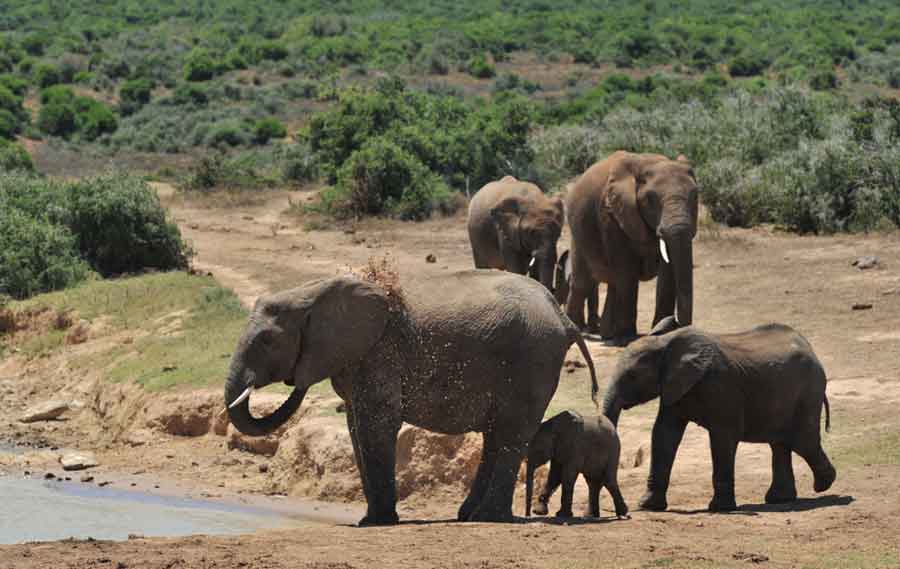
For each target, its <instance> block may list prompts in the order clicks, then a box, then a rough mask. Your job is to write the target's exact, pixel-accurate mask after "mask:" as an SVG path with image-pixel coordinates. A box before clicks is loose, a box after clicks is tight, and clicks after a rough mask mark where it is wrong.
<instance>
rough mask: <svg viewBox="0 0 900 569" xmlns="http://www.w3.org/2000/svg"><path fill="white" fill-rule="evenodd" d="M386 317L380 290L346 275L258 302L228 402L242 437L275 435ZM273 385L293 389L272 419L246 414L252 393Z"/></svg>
mask: <svg viewBox="0 0 900 569" xmlns="http://www.w3.org/2000/svg"><path fill="white" fill-rule="evenodd" d="M388 315H389V306H388V301H387V297H386V293H385V292H384V290H382V289H381V288H380V287H378V286H376V285H373V284H370V283H367V282H364V281H362V280H359V279H357V278H354V277H350V276H344V277H335V278H331V279H327V280H324V281H315V282H312V283H310V284H307V285H305V286H302V287H298V288H295V289H291V290H288V291H284V292H280V293H276V294H272V295H266V296H263V297H261V298H260V299H259V300H258V301H257V302H256V305H255V306H254V308H253V312H252V314H251V315H250V321H249V323H248V324H247V328H246V330H245V331H244V334H243V336H241V339H240V341H239V342H238V346H237V349H236V350H235V352H234V355H233V356H232V358H231V366H230V369H229V373H228V380H227V382H226V384H225V402H226V405H227V406H228V415H229V418H230V419H231V422H232V423H233V424H234V426H235V427H236V428H237V429H238V430H239V431H241V432H242V433H245V434H248V435H252V436H262V435H266V434H268V433H271V432H273V431H274V430H276V429H277V428H278V427H280V426H281V425H282V424H284V422H285V421H287V420H288V419H289V418H290V417H291V415H292V414H293V413H294V412H295V411H296V410H297V409H298V408H299V407H300V404H301V403H302V402H303V397H304V395H305V394H306V390H307V389H308V388H309V387H310V386H311V385H313V384H315V383H318V382H319V381H322V380H324V379H326V378H328V377H331V376H333V375H335V374H338V373H340V372H341V371H342V370H344V369H345V368H347V367H348V366H350V365H353V364H355V363H356V362H358V361H360V360H361V359H362V358H363V357H364V356H365V355H366V353H367V352H368V351H369V350H370V349H371V348H372V347H373V346H374V345H375V343H376V342H377V341H378V340H379V339H380V338H381V336H382V334H383V333H384V330H385V326H386V324H387V320H388ZM276 381H283V382H285V383H286V384H288V385H293V386H294V391H293V392H292V393H291V395H290V397H289V398H288V399H287V400H286V401H285V402H284V403H283V404H282V405H281V406H280V407H279V408H278V409H277V410H276V411H275V412H274V413H272V414H271V415H269V416H267V417H262V418H256V417H254V416H253V415H251V413H250V401H249V398H250V393H251V392H252V391H253V390H254V389H258V388H261V387H264V386H266V385H268V384H270V383H273V382H276Z"/></svg>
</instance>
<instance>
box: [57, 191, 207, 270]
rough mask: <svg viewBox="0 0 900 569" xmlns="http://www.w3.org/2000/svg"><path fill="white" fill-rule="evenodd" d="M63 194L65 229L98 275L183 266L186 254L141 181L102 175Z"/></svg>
mask: <svg viewBox="0 0 900 569" xmlns="http://www.w3.org/2000/svg"><path fill="white" fill-rule="evenodd" d="M68 195H69V212H68V215H69V227H70V228H71V230H72V232H73V233H74V234H75V236H76V238H77V244H78V248H79V250H80V251H81V253H82V255H83V256H84V258H85V259H86V260H87V261H88V262H89V263H90V264H91V266H92V267H93V268H94V269H95V270H96V271H97V272H99V273H100V274H102V275H104V276H109V275H117V274H122V273H134V272H138V271H142V270H146V269H157V270H171V269H186V268H187V267H188V260H189V257H190V254H191V253H190V250H189V248H188V247H187V245H185V243H184V241H183V240H182V238H181V232H180V231H179V230H178V226H177V225H175V223H174V222H172V221H170V220H169V219H167V217H166V213H165V209H163V207H162V206H161V205H160V203H159V198H158V197H157V195H156V192H155V191H154V190H153V188H151V187H150V186H149V185H147V183H146V182H144V181H142V180H140V179H138V178H134V177H130V176H126V175H121V174H105V175H102V176H99V177H96V178H91V179H86V180H82V181H79V182H76V183H75V184H72V185H71V187H70V188H69V191H68Z"/></svg>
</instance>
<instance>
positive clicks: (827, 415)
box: [823, 395, 831, 433]
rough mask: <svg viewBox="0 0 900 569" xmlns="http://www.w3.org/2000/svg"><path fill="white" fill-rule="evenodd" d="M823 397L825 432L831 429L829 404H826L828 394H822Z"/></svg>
mask: <svg viewBox="0 0 900 569" xmlns="http://www.w3.org/2000/svg"><path fill="white" fill-rule="evenodd" d="M823 397H824V398H825V432H826V433H827V432H829V431H831V406H830V405H828V396H827V395H824V396H823Z"/></svg>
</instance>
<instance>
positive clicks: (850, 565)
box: [803, 549, 900, 569]
mask: <svg viewBox="0 0 900 569" xmlns="http://www.w3.org/2000/svg"><path fill="white" fill-rule="evenodd" d="M897 567H900V553H898V552H897V550H896V549H895V550H889V549H874V550H865V551H848V552H846V553H841V554H832V555H826V556H823V557H820V558H819V559H817V560H816V562H815V563H808V564H806V565H804V566H803V568H804V569H814V568H815V569H832V568H833V569H895V568H897Z"/></svg>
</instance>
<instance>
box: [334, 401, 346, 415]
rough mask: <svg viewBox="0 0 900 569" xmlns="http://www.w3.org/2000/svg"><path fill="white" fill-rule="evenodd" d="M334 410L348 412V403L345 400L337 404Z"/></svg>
mask: <svg viewBox="0 0 900 569" xmlns="http://www.w3.org/2000/svg"><path fill="white" fill-rule="evenodd" d="M334 410H335V411H336V412H338V413H346V412H347V404H346V403H345V402H343V401H341V402H340V403H338V404H337V407H335V408H334Z"/></svg>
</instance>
